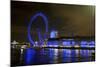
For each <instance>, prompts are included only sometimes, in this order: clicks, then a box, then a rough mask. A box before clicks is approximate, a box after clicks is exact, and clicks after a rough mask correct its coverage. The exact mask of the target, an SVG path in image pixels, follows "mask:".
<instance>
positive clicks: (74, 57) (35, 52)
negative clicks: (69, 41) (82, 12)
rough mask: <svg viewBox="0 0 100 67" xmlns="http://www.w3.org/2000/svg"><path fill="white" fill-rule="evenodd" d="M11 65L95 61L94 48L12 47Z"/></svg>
mask: <svg viewBox="0 0 100 67" xmlns="http://www.w3.org/2000/svg"><path fill="white" fill-rule="evenodd" d="M12 50H13V51H12V54H11V65H12V66H23V65H40V64H55V63H72V62H86V61H95V56H94V55H93V52H94V50H79V49H76V50H75V49H73V50H72V49H53V48H48V49H33V48H27V49H24V50H22V51H21V50H20V49H12Z"/></svg>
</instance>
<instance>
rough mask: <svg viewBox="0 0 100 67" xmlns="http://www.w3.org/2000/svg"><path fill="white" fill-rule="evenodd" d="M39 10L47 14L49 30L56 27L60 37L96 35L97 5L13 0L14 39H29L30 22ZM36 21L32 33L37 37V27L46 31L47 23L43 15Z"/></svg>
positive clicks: (12, 26) (12, 22)
mask: <svg viewBox="0 0 100 67" xmlns="http://www.w3.org/2000/svg"><path fill="white" fill-rule="evenodd" d="M37 12H43V13H44V14H45V15H46V16H47V18H48V26H49V28H48V30H49V32H50V31H51V30H53V29H55V30H57V31H58V33H59V36H60V37H62V36H66V37H68V36H69V37H70V36H72V34H73V36H95V6H90V5H68V4H51V3H36V2H19V1H11V40H12V41H13V40H16V41H19V42H21V41H28V38H27V28H28V24H29V22H30V18H31V17H32V16H33V15H34V14H36V13H37ZM34 22H35V23H33V24H32V28H31V34H32V37H34V38H37V33H36V29H37V27H39V28H40V29H41V33H44V30H45V24H44V22H43V19H42V18H41V17H38V18H37V19H36V20H35V21H34Z"/></svg>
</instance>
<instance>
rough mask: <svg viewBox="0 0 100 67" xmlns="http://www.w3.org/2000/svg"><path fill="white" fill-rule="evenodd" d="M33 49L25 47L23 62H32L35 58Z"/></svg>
mask: <svg viewBox="0 0 100 67" xmlns="http://www.w3.org/2000/svg"><path fill="white" fill-rule="evenodd" d="M35 53H36V52H35V50H34V49H33V48H28V49H26V52H25V55H24V56H25V58H24V60H25V64H33V60H35V57H34V55H35Z"/></svg>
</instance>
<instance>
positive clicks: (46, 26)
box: [28, 12, 48, 46]
mask: <svg viewBox="0 0 100 67" xmlns="http://www.w3.org/2000/svg"><path fill="white" fill-rule="evenodd" d="M39 16H40V17H42V18H43V20H44V23H45V28H46V29H45V32H46V33H47V32H48V20H47V17H46V16H45V15H44V14H43V13H41V12H39V13H36V14H35V15H33V16H32V18H31V20H30V23H29V25H28V39H29V41H30V43H31V46H33V45H34V44H35V42H34V40H32V37H31V33H30V31H31V25H32V23H33V21H34V20H35V19H36V18H37V17H39Z"/></svg>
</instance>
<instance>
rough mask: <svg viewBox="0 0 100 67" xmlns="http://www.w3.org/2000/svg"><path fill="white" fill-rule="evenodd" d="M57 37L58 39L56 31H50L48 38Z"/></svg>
mask: <svg viewBox="0 0 100 67" xmlns="http://www.w3.org/2000/svg"><path fill="white" fill-rule="evenodd" d="M57 37H58V31H55V30H53V31H51V33H50V38H57Z"/></svg>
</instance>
